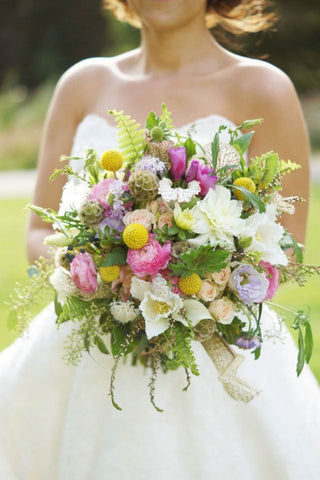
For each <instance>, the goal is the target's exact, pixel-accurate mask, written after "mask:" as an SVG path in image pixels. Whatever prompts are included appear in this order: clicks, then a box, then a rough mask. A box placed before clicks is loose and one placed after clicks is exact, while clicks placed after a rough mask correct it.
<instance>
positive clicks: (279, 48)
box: [0, 0, 320, 170]
mask: <svg viewBox="0 0 320 480" xmlns="http://www.w3.org/2000/svg"><path fill="white" fill-rule="evenodd" d="M274 6H275V8H276V9H277V11H278V16H279V21H278V23H277V24H276V25H275V27H274V28H272V29H271V30H270V31H268V32H264V33H261V34H254V35H249V36H248V37H246V38H243V39H239V38H235V39H233V40H234V42H233V43H234V44H235V48H234V51H236V52H240V53H243V54H245V55H249V56H252V57H258V58H262V59H266V60H268V61H269V62H271V63H273V64H275V65H277V66H278V67H280V68H281V69H283V70H284V71H285V72H286V73H287V74H288V75H289V76H290V77H291V78H292V80H293V82H294V84H295V86H296V88H297V90H298V92H299V94H300V98H301V100H302V105H303V109H304V113H305V116H306V119H307V123H308V127H309V132H310V139H311V144H312V148H313V151H319V150H320V34H319V32H320V2H319V0H306V1H304V2H302V1H301V0H275V1H274ZM216 33H217V34H218V33H219V32H218V30H217V31H216ZM138 44H139V30H137V29H135V28H133V27H130V26H129V25H127V24H122V23H120V22H118V21H116V20H115V19H114V18H113V16H112V15H111V13H110V12H108V11H106V10H104V9H103V7H102V0H90V1H88V0H68V1H67V2H64V1H61V0H60V1H59V0H1V2H0V170H11V169H23V168H34V167H35V165H36V158H37V150H38V145H39V140H40V136H41V126H42V123H43V118H44V116H45V112H46V109H47V106H48V103H49V100H50V97H51V95H52V90H53V86H54V84H55V82H56V80H57V78H58V77H59V76H60V75H61V73H62V72H63V71H64V70H66V69H67V68H68V67H70V66H71V65H73V64H74V63H76V62H78V61H79V60H81V59H83V58H87V57H90V56H101V55H106V56H112V55H116V54H118V53H121V52H124V51H126V50H128V49H131V48H134V47H136V46H137V45H138Z"/></svg>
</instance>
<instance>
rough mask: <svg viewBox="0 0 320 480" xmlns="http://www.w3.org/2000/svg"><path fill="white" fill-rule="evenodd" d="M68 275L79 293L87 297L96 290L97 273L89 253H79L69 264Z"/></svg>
mask: <svg viewBox="0 0 320 480" xmlns="http://www.w3.org/2000/svg"><path fill="white" fill-rule="evenodd" d="M70 273H71V276H72V278H73V281H74V283H75V284H76V285H77V287H78V288H79V290H80V291H81V293H84V294H86V295H89V294H90V293H93V292H96V291H97V289H98V281H97V272H96V267H95V264H94V261H93V260H92V257H91V255H89V253H87V252H85V253H79V254H78V255H76V256H75V257H74V259H73V260H72V262H71V264H70Z"/></svg>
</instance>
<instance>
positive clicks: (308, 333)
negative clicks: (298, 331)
mask: <svg viewBox="0 0 320 480" xmlns="http://www.w3.org/2000/svg"><path fill="white" fill-rule="evenodd" d="M305 328H306V330H305V336H304V343H305V356H306V362H307V363H309V362H310V359H311V355H312V350H313V337H312V330H311V326H310V323H309V322H308V323H306V327H305Z"/></svg>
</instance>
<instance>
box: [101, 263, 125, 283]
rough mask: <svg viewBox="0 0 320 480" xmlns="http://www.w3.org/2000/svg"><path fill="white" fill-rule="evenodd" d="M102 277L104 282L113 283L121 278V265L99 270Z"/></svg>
mask: <svg viewBox="0 0 320 480" xmlns="http://www.w3.org/2000/svg"><path fill="white" fill-rule="evenodd" d="M99 273H100V277H101V278H102V280H103V281H104V282H113V280H116V279H117V278H118V277H119V273H120V267H119V265H111V266H110V267H100V268H99Z"/></svg>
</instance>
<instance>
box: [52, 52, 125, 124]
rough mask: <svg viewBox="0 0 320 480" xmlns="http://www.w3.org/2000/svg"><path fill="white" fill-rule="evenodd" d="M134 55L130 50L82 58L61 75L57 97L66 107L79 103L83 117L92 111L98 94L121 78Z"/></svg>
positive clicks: (80, 113) (79, 109)
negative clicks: (123, 67)
mask: <svg viewBox="0 0 320 480" xmlns="http://www.w3.org/2000/svg"><path fill="white" fill-rule="evenodd" d="M132 55H133V52H128V53H124V54H121V55H117V56H114V57H94V58H88V59H85V60H81V61H80V62H78V63H76V64H75V65H73V66H72V67H70V68H69V69H68V70H67V71H66V72H65V73H64V74H63V75H62V76H61V78H60V80H59V81H58V83H57V86H56V89H55V97H56V99H57V100H60V101H61V103H63V104H64V108H67V107H68V105H70V106H71V107H72V106H73V107H74V106H75V105H77V111H78V116H79V117H80V118H81V117H82V116H83V114H85V113H86V112H88V111H90V109H91V107H92V105H93V104H94V103H95V99H96V97H97V94H99V92H100V91H102V90H103V89H105V88H107V86H108V85H109V84H110V82H112V81H114V80H115V79H116V78H119V75H120V72H121V68H122V65H123V64H126V63H128V62H130V58H132ZM59 103H60V102H59Z"/></svg>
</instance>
